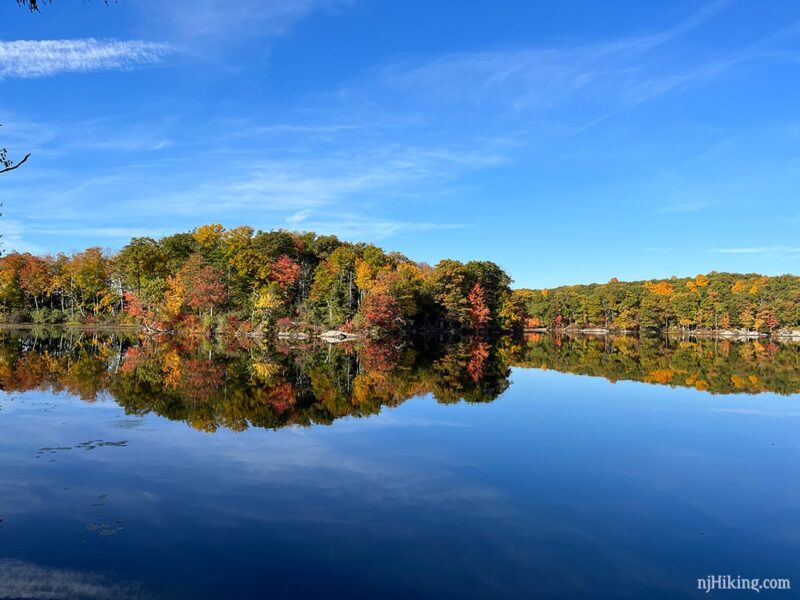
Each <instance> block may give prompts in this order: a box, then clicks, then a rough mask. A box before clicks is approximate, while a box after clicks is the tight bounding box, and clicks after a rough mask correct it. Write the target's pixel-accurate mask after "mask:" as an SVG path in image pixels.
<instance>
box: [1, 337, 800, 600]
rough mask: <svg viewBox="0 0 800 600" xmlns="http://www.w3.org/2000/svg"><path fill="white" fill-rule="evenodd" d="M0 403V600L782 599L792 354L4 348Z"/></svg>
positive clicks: (795, 497) (619, 345) (193, 341)
mask: <svg viewBox="0 0 800 600" xmlns="http://www.w3.org/2000/svg"><path fill="white" fill-rule="evenodd" d="M0 384H2V389H3V392H2V394H0V453H1V454H2V463H1V464H2V470H0V518H2V522H0V525H1V527H0V597H3V598H6V597H15V598H17V597H18V598H218V597H225V598H250V597H252V598H338V597H341V598H408V597H414V598H533V597H571V598H580V597H586V598H617V597H627V598H676V597H705V596H706V595H705V594H704V593H703V591H702V590H698V584H697V580H698V579H701V578H706V577H707V576H709V575H731V576H732V577H734V578H735V577H736V576H741V577H747V578H788V579H791V580H792V584H794V585H795V586H800V395H798V394H800V344H797V343H778V342H770V341H768V340H763V339H761V340H750V341H731V340H728V341H724V340H692V339H685V340H677V339H664V338H660V339H659V338H653V339H649V338H643V339H638V338H631V337H621V338H610V337H609V338H586V337H583V338H582V337H554V336H549V335H531V336H528V337H527V338H525V339H500V340H494V341H488V340H483V339H472V340H461V341H459V342H456V343H449V344H444V343H433V342H430V341H428V342H415V343H412V342H406V343H403V344H400V343H397V342H386V343H378V342H368V343H364V344H355V345H354V344H342V345H336V346H328V345H321V346H314V345H308V346H307V347H296V346H295V347H292V346H291V345H288V344H281V343H272V342H262V341H258V340H248V341H247V342H246V343H245V344H242V343H238V342H235V341H217V342H211V341H208V340H204V339H197V338H186V339H172V340H170V339H164V340H144V341H140V340H138V339H136V338H133V337H127V336H125V335H122V334H101V333H89V332H77V331H56V332H53V331H35V330H31V331H17V332H13V331H12V332H6V333H4V334H2V337H0ZM765 593H767V592H765ZM742 594H752V592H742ZM733 595H734V596H737V594H733ZM767 596H768V597H791V596H792V592H791V591H789V592H786V591H770V592H768V593H767Z"/></svg>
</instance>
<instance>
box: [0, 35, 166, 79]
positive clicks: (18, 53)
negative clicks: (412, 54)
mask: <svg viewBox="0 0 800 600" xmlns="http://www.w3.org/2000/svg"><path fill="white" fill-rule="evenodd" d="M171 51H172V48H171V46H169V45H168V44H162V43H158V42H147V41H138V40H130V41H125V40H97V39H94V38H85V39H75V40H17V41H10V42H1V41H0V79H3V78H7V77H23V78H32V77H46V76H48V75H56V74H58V73H68V72H79V71H101V70H108V69H129V68H132V67H135V66H140V65H146V64H153V63H157V62H160V61H162V60H163V58H164V57H165V56H166V55H167V54H168V53H169V52H171Z"/></svg>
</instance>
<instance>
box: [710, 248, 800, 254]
mask: <svg viewBox="0 0 800 600" xmlns="http://www.w3.org/2000/svg"><path fill="white" fill-rule="evenodd" d="M712 252H716V253H717V254H765V255H766V254H775V255H782V256H788V255H800V246H749V247H740V248H714V249H712Z"/></svg>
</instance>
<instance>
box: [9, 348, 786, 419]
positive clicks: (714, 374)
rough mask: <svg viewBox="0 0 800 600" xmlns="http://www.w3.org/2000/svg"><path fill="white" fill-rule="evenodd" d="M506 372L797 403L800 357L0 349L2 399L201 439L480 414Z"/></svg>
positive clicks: (629, 351) (692, 351) (597, 351)
mask: <svg viewBox="0 0 800 600" xmlns="http://www.w3.org/2000/svg"><path fill="white" fill-rule="evenodd" d="M512 366H517V367H533V368H543V369H552V370H556V371H562V372H568V373H576V374H582V375H594V376H601V377H605V378H607V379H609V380H610V381H618V380H634V381H643V382H648V383H656V384H664V385H671V386H684V387H694V388H697V389H699V390H706V391H710V392H713V393H737V392H738V393H742V392H744V393H756V392H763V391H773V392H778V393H784V394H788V393H800V345H798V344H774V343H766V342H762V341H747V342H738V341H713V340H665V339H657V338H641V339H640V338H633V337H619V338H610V337H606V338H588V337H584V338H570V337H551V336H538V335H534V336H529V337H528V338H527V339H526V340H520V339H512V338H502V339H500V340H495V341H494V342H493V343H490V342H489V341H488V340H485V339H481V338H475V339H471V340H464V341H459V342H456V343H450V344H446V345H443V344H432V343H426V344H422V343H420V344H411V343H407V344H404V345H402V346H401V345H396V344H394V343H391V342H373V341H367V342H364V343H360V344H357V345H355V344H342V345H338V346H314V345H308V346H307V347H300V348H298V347H290V346H287V345H280V344H277V345H274V344H270V343H264V344H262V343H261V342H256V341H252V340H250V341H247V342H246V343H245V344H244V346H243V345H242V343H241V342H232V341H218V342H212V341H209V340H207V339H203V338H188V339H177V340H176V339H170V340H162V341H156V340H138V339H135V338H126V337H124V336H120V335H114V334H110V335H102V334H92V335H90V334H86V333H83V334H81V333H67V332H62V333H60V334H56V335H52V334H47V335H45V334H40V335H35V334H30V333H24V334H23V333H7V334H5V335H4V336H2V338H0V385H2V388H3V389H4V390H6V391H23V390H32V389H42V390H52V391H55V392H61V391H66V392H69V393H71V394H74V395H76V396H79V397H80V398H82V399H84V400H87V401H92V400H94V399H96V398H97V397H98V395H99V394H104V393H108V394H110V395H111V396H113V398H114V399H115V400H116V401H117V402H118V403H119V404H120V405H121V406H123V407H124V408H125V410H126V412H128V413H129V414H139V415H144V414H147V413H151V412H152V413H156V414H158V415H161V416H163V417H166V418H169V419H173V420H181V421H185V422H187V423H189V424H190V425H191V426H192V427H195V428H197V429H201V430H204V431H214V430H216V429H217V428H219V427H225V428H229V429H232V430H235V431H240V430H243V429H245V428H247V427H250V426H254V427H264V428H280V427H285V426H288V425H301V426H306V425H311V424H329V423H332V422H333V421H335V420H336V419H339V418H342V417H346V416H354V417H360V416H367V415H372V414H376V413H378V412H379V411H380V410H381V408H382V407H383V406H397V405H399V404H401V403H402V402H404V401H405V400H407V399H409V398H412V397H415V396H421V395H425V394H431V395H432V396H433V397H434V398H435V399H436V400H437V401H439V402H442V403H453V402H459V401H462V400H464V401H467V402H490V401H492V400H494V399H495V398H497V396H499V395H500V394H501V393H502V392H503V391H504V390H505V389H506V388H507V387H508V386H509V375H510V367H512Z"/></svg>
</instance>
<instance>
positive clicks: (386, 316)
mask: <svg viewBox="0 0 800 600" xmlns="http://www.w3.org/2000/svg"><path fill="white" fill-rule="evenodd" d="M361 314H362V315H363V317H364V323H365V324H366V326H367V327H378V328H380V329H381V330H383V331H394V330H396V329H397V328H398V327H399V326H400V324H401V321H402V311H401V310H400V305H399V304H398V302H397V300H396V299H395V298H394V297H392V296H389V295H388V294H370V295H369V296H367V297H366V298H365V299H364V302H362V303H361Z"/></svg>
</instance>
